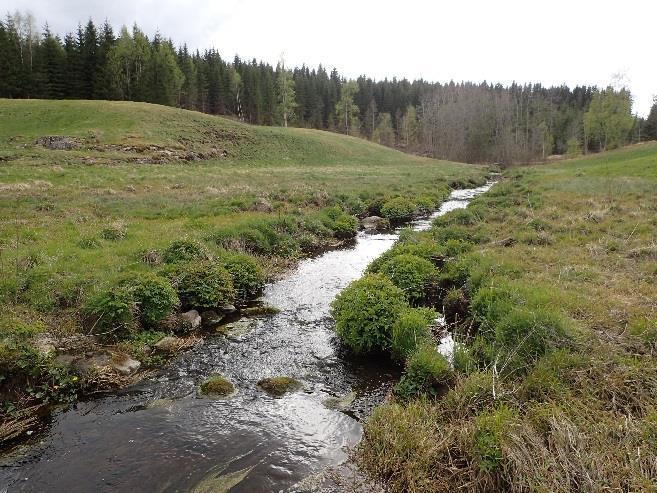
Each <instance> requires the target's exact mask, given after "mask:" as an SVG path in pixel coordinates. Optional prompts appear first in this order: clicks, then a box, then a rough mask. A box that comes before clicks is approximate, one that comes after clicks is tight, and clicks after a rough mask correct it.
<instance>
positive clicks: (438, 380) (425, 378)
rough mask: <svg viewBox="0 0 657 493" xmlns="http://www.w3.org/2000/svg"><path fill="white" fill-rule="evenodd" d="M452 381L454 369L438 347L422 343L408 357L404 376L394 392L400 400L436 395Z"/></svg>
mask: <svg viewBox="0 0 657 493" xmlns="http://www.w3.org/2000/svg"><path fill="white" fill-rule="evenodd" d="M453 381H454V371H453V370H452V367H451V366H450V364H449V361H447V358H445V357H444V356H443V355H442V354H440V352H438V349H437V348H436V347H435V346H434V345H433V344H431V343H428V344H423V345H421V346H419V347H418V348H417V350H416V351H415V352H414V353H413V354H412V355H411V356H410V358H408V361H407V362H406V370H405V372H404V376H403V377H402V379H401V380H400V381H399V383H398V384H397V385H395V388H394V392H395V396H397V397H398V398H399V399H401V400H402V401H408V400H410V399H413V398H415V397H419V396H420V395H426V396H428V397H436V396H437V395H438V394H439V392H440V391H441V390H442V389H444V388H445V387H446V386H448V385H450V384H451V383H452V382H453Z"/></svg>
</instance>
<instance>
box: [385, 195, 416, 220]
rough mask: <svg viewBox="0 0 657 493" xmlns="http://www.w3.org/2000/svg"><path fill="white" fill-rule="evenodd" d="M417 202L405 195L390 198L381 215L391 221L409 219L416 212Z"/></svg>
mask: <svg viewBox="0 0 657 493" xmlns="http://www.w3.org/2000/svg"><path fill="white" fill-rule="evenodd" d="M415 208H416V207H415V204H414V203H413V202H411V201H410V200H408V199H407V198H404V197H396V198H394V199H390V200H388V201H387V202H386V203H385V204H383V206H382V207H381V215H382V216H383V217H386V218H388V219H390V220H391V221H407V220H409V219H410V218H411V217H412V216H413V213H415Z"/></svg>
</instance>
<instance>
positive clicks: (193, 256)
mask: <svg viewBox="0 0 657 493" xmlns="http://www.w3.org/2000/svg"><path fill="white" fill-rule="evenodd" d="M209 258H210V253H209V252H208V249H207V248H206V247H205V245H203V244H202V243H201V242H200V241H196V240H190V239H188V238H181V239H179V240H175V241H173V242H172V243H171V244H170V245H169V246H168V247H167V248H166V250H164V253H163V255H162V260H164V262H166V263H167V264H171V263H174V262H191V261H201V260H208V259H209Z"/></svg>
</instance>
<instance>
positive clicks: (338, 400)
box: [324, 392, 356, 411]
mask: <svg viewBox="0 0 657 493" xmlns="http://www.w3.org/2000/svg"><path fill="white" fill-rule="evenodd" d="M355 400H356V392H349V393H348V394H345V395H343V396H342V397H329V398H328V399H326V400H325V401H324V406H326V407H327V408H328V409H333V410H335V411H345V410H346V409H347V408H348V407H349V406H351V405H352V404H353V402H354V401H355Z"/></svg>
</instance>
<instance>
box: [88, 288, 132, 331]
mask: <svg viewBox="0 0 657 493" xmlns="http://www.w3.org/2000/svg"><path fill="white" fill-rule="evenodd" d="M85 313H86V314H87V317H88V318H89V323H90V324H91V327H92V329H93V331H94V332H95V333H97V334H103V335H112V336H121V335H124V334H125V333H126V332H129V331H131V330H133V329H134V328H135V327H136V325H137V315H138V313H139V312H138V306H137V303H136V301H135V299H134V296H133V292H132V289H131V288H130V287H127V286H112V287H110V288H107V289H102V290H100V291H98V292H96V293H95V294H94V295H92V296H91V297H90V298H89V300H88V301H87V304H86V306H85Z"/></svg>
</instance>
